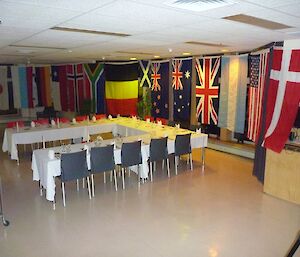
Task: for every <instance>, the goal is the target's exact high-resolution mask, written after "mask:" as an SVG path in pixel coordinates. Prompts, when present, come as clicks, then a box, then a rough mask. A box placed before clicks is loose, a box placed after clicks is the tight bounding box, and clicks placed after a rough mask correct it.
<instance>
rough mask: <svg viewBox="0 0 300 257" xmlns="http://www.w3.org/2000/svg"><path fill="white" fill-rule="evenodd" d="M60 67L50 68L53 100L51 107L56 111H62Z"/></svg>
mask: <svg viewBox="0 0 300 257" xmlns="http://www.w3.org/2000/svg"><path fill="white" fill-rule="evenodd" d="M60 67H61V66H51V97H52V99H53V107H54V110H56V111H62V104H61V96H60V86H61V85H60V84H61V83H60V77H59V76H60V74H59V73H60V72H59V70H60Z"/></svg>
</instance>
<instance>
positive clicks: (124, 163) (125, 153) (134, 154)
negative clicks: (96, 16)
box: [121, 141, 142, 189]
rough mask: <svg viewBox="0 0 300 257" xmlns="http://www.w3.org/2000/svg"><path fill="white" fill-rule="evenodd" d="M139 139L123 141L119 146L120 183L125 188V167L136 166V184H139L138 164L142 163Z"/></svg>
mask: <svg viewBox="0 0 300 257" xmlns="http://www.w3.org/2000/svg"><path fill="white" fill-rule="evenodd" d="M141 144H142V142H141V141H135V142H130V143H123V144H122V148H121V168H122V185H123V189H125V177H124V172H125V168H128V167H130V166H134V165H136V166H137V176H138V184H139V185H140V169H139V164H141V163H142V153H141Z"/></svg>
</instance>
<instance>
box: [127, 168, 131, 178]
mask: <svg viewBox="0 0 300 257" xmlns="http://www.w3.org/2000/svg"><path fill="white" fill-rule="evenodd" d="M127 170H128V177H130V175H131V174H130V167H128V168H127Z"/></svg>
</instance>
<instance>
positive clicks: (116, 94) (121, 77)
mask: <svg viewBox="0 0 300 257" xmlns="http://www.w3.org/2000/svg"><path fill="white" fill-rule="evenodd" d="M104 71H105V79H106V81H105V97H106V108H107V109H106V113H107V114H111V115H118V114H121V115H137V102H138V63H128V64H105V66H104Z"/></svg>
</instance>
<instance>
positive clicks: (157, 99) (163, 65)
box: [151, 61, 169, 119]
mask: <svg viewBox="0 0 300 257" xmlns="http://www.w3.org/2000/svg"><path fill="white" fill-rule="evenodd" d="M151 80H152V86H151V102H152V110H151V113H152V116H153V117H156V118H164V119H168V118H169V61H165V62H153V63H152V64H151Z"/></svg>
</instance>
